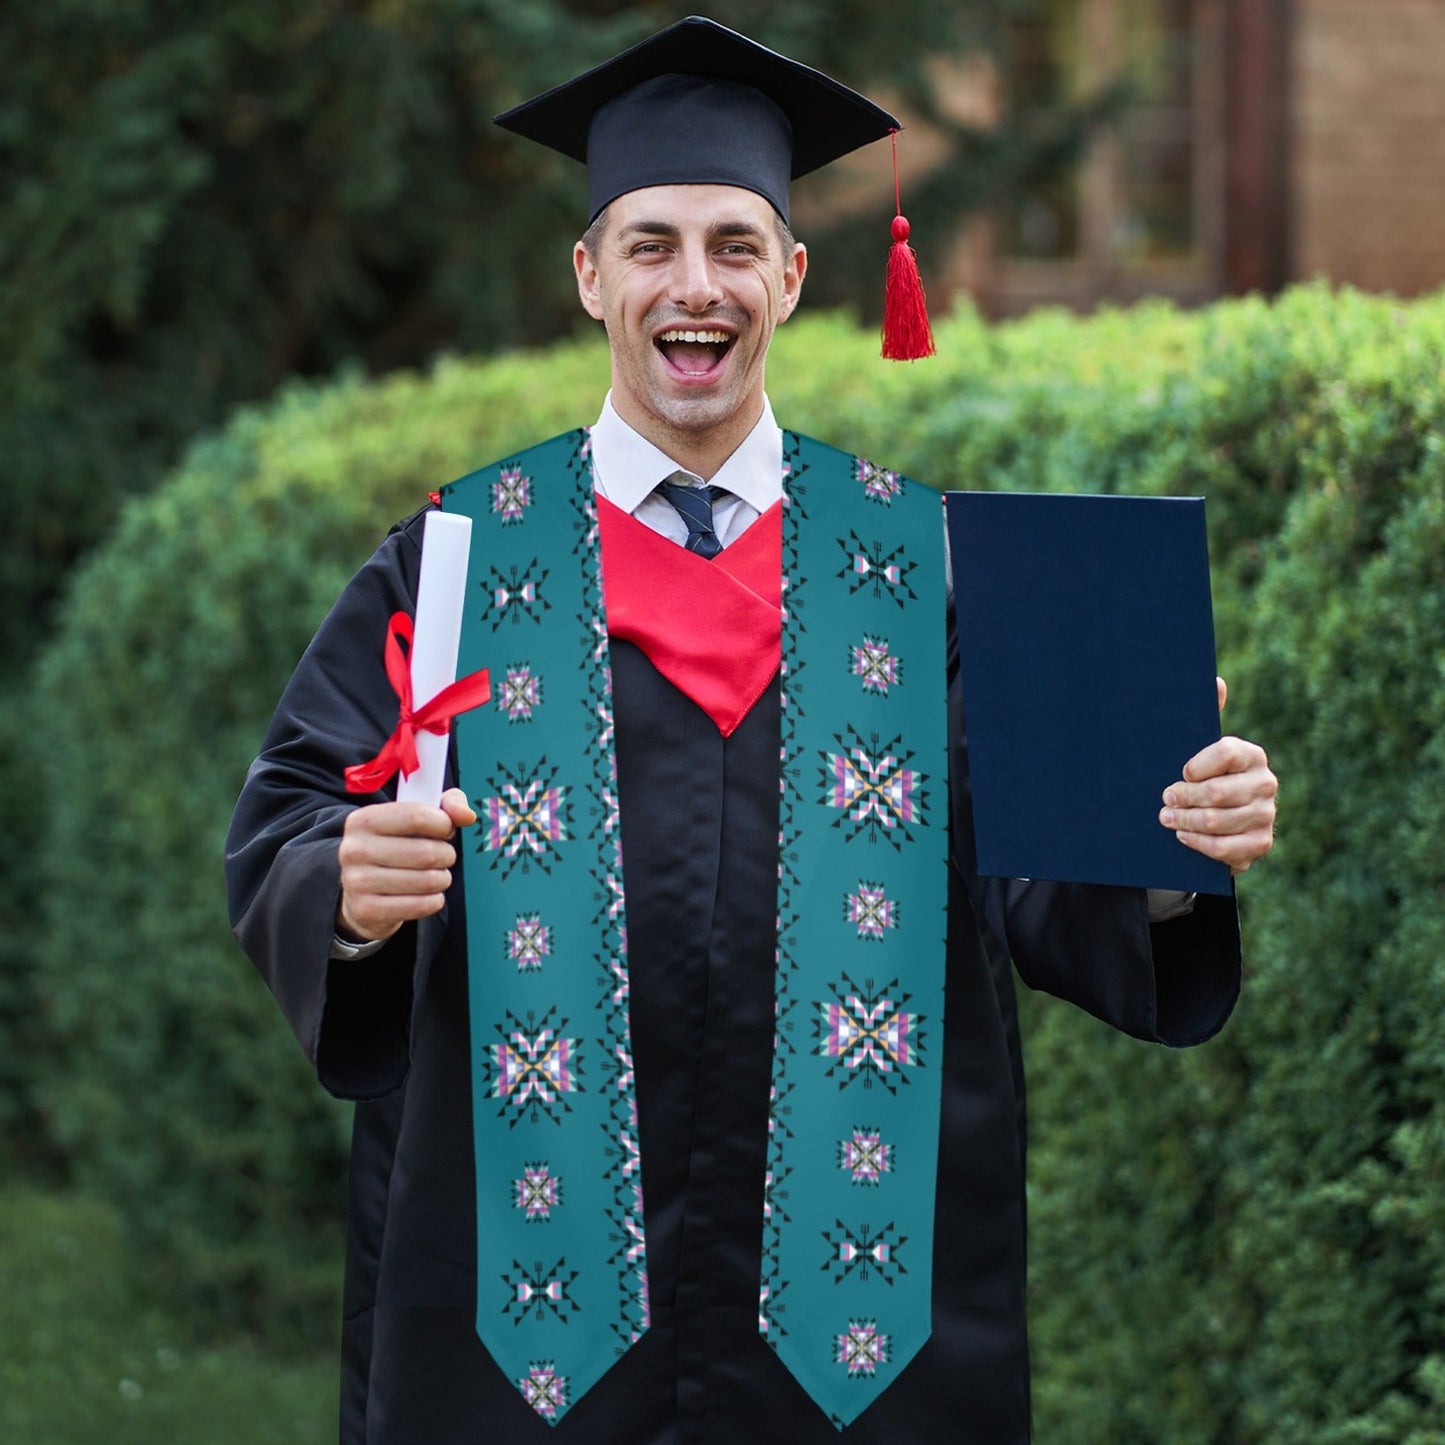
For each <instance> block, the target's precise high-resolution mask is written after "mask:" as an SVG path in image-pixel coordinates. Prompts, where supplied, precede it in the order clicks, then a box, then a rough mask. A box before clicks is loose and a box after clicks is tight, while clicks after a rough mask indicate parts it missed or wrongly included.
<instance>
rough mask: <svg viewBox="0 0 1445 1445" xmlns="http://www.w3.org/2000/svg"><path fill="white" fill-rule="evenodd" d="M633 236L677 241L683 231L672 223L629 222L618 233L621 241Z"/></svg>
mask: <svg viewBox="0 0 1445 1445" xmlns="http://www.w3.org/2000/svg"><path fill="white" fill-rule="evenodd" d="M632 236H662V237H663V238H665V239H666V240H669V241H676V240H678V239H680V237H681V236H682V231H681V230H680V229H679V228H678V227H677V226H674V225H673V224H672V222H671V221H629V222H628V223H627V224H626V225H625V226H624V227H623V228H622V229H621V230H620V231H619V232H618V233H617V239H618V240H619V241H621V240H624V239H627V238H629V237H632Z"/></svg>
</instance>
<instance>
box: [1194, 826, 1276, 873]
mask: <svg viewBox="0 0 1445 1445" xmlns="http://www.w3.org/2000/svg"><path fill="white" fill-rule="evenodd" d="M1174 836H1175V837H1176V838H1178V839H1179V841H1180V842H1181V843H1183V844H1184V845H1185V846H1186V847H1188V848H1193V849H1194V851H1195V852H1196V853H1203V854H1204V855H1205V857H1207V858H1217V859H1218V860H1219V861H1220V862H1221V863H1226V864H1228V865H1229V871H1230V872H1231V873H1243V872H1244V870H1245V869H1246V868H1248V867H1249V866H1250V864H1251V863H1253V862H1255V861H1256V859H1259V858H1262V857H1264V855H1265V854H1266V853H1268V852H1269V850H1270V849H1271V848H1272V847H1273V846H1274V832H1273V829H1269V828H1267V829H1252V830H1251V831H1249V832H1246V833H1234V834H1230V835H1227V836H1221V835H1219V834H1215V833H1187V832H1181V833H1176V834H1175V835H1174Z"/></svg>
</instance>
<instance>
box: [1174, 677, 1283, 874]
mask: <svg viewBox="0 0 1445 1445" xmlns="http://www.w3.org/2000/svg"><path fill="white" fill-rule="evenodd" d="M1218 684H1219V707H1220V711H1221V712H1222V711H1223V710H1224V702H1225V698H1226V697H1227V696H1228V689H1227V688H1226V686H1225V683H1224V679H1223V678H1219V679H1218ZM1278 792H1279V779H1278V778H1276V777H1275V775H1274V774H1273V773H1272V772H1271V771H1270V767H1269V759H1268V758H1267V757H1266V756H1265V753H1264V749H1263V748H1262V747H1260V746H1259V744H1258V743H1251V742H1246V741H1245V740H1244V739H1243V738H1236V737H1223V738H1220V740H1219V741H1218V742H1217V743H1211V744H1210V745H1209V746H1208V747H1207V748H1204V749H1202V750H1201V751H1200V752H1197V753H1195V755H1194V756H1193V757H1192V758H1190V759H1189V761H1188V762H1187V763H1185V764H1184V777H1183V778H1182V779H1181V780H1180V781H1179V782H1177V783H1171V784H1170V785H1169V786H1168V787H1167V788H1166V789H1165V790H1164V807H1163V808H1162V809H1160V812H1159V821H1160V822H1161V823H1162V824H1163V825H1164V826H1165V827H1166V828H1172V829H1173V830H1174V832H1175V833H1176V835H1177V836H1178V838H1179V841H1180V842H1181V843H1184V844H1186V845H1187V846H1188V847H1190V848H1194V849H1196V850H1197V851H1199V852H1200V853H1203V854H1205V855H1206V856H1208V857H1210V858H1217V859H1219V861H1220V862H1221V863H1227V864H1228V865H1229V871H1230V872H1231V873H1243V872H1244V870H1245V869H1246V868H1248V867H1249V865H1250V864H1251V863H1253V862H1254V861H1255V860H1256V859H1257V858H1263V857H1264V855H1265V854H1266V853H1268V852H1269V850H1270V849H1271V848H1272V847H1273V846H1274V813H1275V795H1276V794H1277V793H1278Z"/></svg>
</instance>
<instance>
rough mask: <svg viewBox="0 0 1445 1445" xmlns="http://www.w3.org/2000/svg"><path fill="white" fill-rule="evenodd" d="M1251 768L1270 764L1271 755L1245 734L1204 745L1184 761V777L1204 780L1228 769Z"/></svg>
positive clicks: (1226, 771)
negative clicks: (1246, 737)
mask: <svg viewBox="0 0 1445 1445" xmlns="http://www.w3.org/2000/svg"><path fill="white" fill-rule="evenodd" d="M1251 768H1263V769H1265V770H1266V771H1267V770H1268V768H1269V758H1268V757H1267V756H1266V755H1265V751H1264V749H1263V748H1262V747H1260V745H1259V744H1258V743H1250V742H1246V741H1245V740H1244V739H1243V738H1235V737H1224V738H1220V739H1219V741H1218V742H1217V743H1210V745H1209V746H1208V747H1207V748H1201V749H1200V750H1199V752H1197V753H1195V754H1194V756H1193V757H1192V758H1190V759H1189V761H1188V762H1187V763H1185V764H1184V780H1185V781H1186V782H1189V783H1199V782H1203V781H1204V780H1205V779H1207V778H1215V777H1219V776H1221V775H1222V774H1225V773H1247V772H1248V771H1249V770H1250V769H1251Z"/></svg>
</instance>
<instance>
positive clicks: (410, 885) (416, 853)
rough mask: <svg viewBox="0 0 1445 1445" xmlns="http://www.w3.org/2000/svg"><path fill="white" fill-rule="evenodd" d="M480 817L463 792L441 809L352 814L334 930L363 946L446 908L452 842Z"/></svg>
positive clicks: (344, 839) (405, 807) (397, 807)
mask: <svg viewBox="0 0 1445 1445" xmlns="http://www.w3.org/2000/svg"><path fill="white" fill-rule="evenodd" d="M476 821H477V815H476V813H475V812H474V811H473V810H472V807H471V805H470V804H469V803H468V802H467V795H466V794H465V793H464V792H462V790H461V789H460V788H449V789H448V790H447V791H446V792H445V793H443V794H442V800H441V806H440V807H438V808H428V807H427V806H426V805H425V804H424V803H373V804H371V805H369V806H368V807H365V808H357V809H356V810H355V811H354V812H352V813H350V814H348V815H347V819H346V826H345V828H344V829H343V831H342V834H341V902H340V903H339V904H338V905H337V908H336V929H337V932H338V933H339V934H341V936H342V937H343V938H347V939H350V940H352V941H353V942H357V943H370V942H372V941H373V940H377V939H383V938H390V937H391V935H392V934H393V933H395V932H396V931H397V929H399V928H400V927H401V925H402V924H403V923H408V922H410V921H411V920H412V919H414V918H427V917H429V916H430V915H431V914H433V913H439V912H440V911H441V908H442V905H443V903H445V901H446V891H447V889H448V888H450V887H451V882H452V875H451V869H452V868H453V866H454V865H455V864H456V861H457V850H456V849H455V848H454V847H453V846H452V843H451V839H452V837H453V836H454V835H455V833H456V831H457V829H458V828H464V827H466V826H467V824H469V823H475V822H476Z"/></svg>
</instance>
